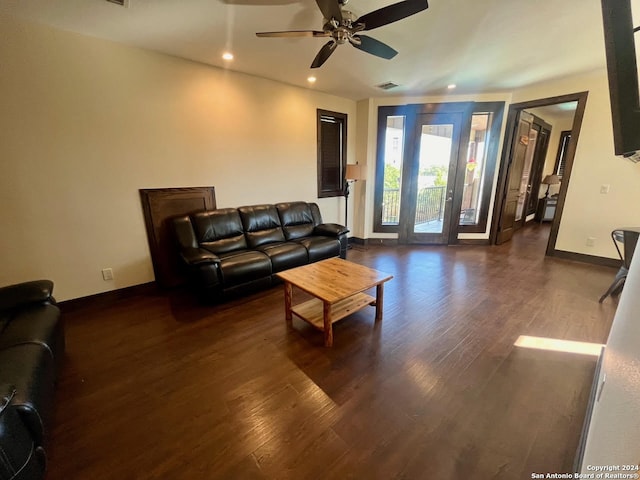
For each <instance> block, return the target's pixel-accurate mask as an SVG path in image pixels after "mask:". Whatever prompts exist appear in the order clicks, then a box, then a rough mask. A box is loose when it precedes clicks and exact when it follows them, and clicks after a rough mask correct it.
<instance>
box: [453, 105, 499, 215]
mask: <svg viewBox="0 0 640 480" xmlns="http://www.w3.org/2000/svg"><path fill="white" fill-rule="evenodd" d="M491 115H492V114H491V113H474V114H473V116H472V118H471V135H470V137H469V148H468V150H467V168H466V169H465V172H464V190H463V193H462V209H461V210H460V225H477V224H478V220H479V216H480V210H481V208H482V207H483V205H482V192H483V190H484V183H485V172H486V163H487V162H486V157H487V149H488V148H489V130H490V128H491V120H492V116H491Z"/></svg>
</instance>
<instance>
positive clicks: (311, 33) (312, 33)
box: [256, 30, 331, 37]
mask: <svg viewBox="0 0 640 480" xmlns="http://www.w3.org/2000/svg"><path fill="white" fill-rule="evenodd" d="M330 35H331V33H329V32H322V31H318V30H288V31H285V32H258V33H256V36H257V37H328V36H330Z"/></svg>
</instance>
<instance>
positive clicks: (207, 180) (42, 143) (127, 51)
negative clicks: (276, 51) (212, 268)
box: [0, 16, 357, 300]
mask: <svg viewBox="0 0 640 480" xmlns="http://www.w3.org/2000/svg"><path fill="white" fill-rule="evenodd" d="M0 31H2V32H3V35H2V37H3V41H2V42H0V58H2V65H1V67H0V68H1V72H0V96H1V98H2V101H1V102H0V103H1V104H2V109H0V132H2V141H0V159H1V160H0V161H1V162H2V175H1V176H0V200H1V201H0V228H1V230H2V232H3V234H2V235H1V236H0V252H2V257H3V258H2V269H1V270H0V285H2V284H9V283H14V282H19V281H23V280H29V279H34V278H42V277H44V278H51V279H52V280H54V281H55V284H56V287H55V288H56V292H55V293H56V296H57V297H58V298H59V299H60V300H65V299H71V298H76V297H81V296H86V295H90V294H94V293H99V292H103V291H107V290H110V289H114V288H122V287H126V286H130V285H135V284H140V283H144V282H149V281H152V280H153V271H152V266H151V261H150V257H149V250H148V245H147V239H146V233H145V228H144V222H143V216H142V210H141V207H140V200H139V196H138V189H140V188H158V187H178V186H179V187H184V186H200V185H214V186H215V187H216V196H217V201H218V205H219V206H221V207H226V206H239V205H246V204H253V203H263V202H264V203H267V202H276V201H289V200H308V201H318V200H317V196H316V188H317V187H316V108H323V109H328V110H335V111H340V112H344V113H347V114H348V115H349V138H348V147H349V151H348V161H349V162H354V161H355V131H356V128H357V124H356V103H355V102H354V101H351V100H347V99H342V98H338V97H334V96H329V95H325V94H321V93H318V92H314V91H312V90H305V89H300V88H294V87H290V86H287V85H284V84H280V83H276V82H273V81H268V80H264V79H259V78H257V77H252V76H248V75H242V74H235V73H232V72H228V71H224V70H220V69H216V68H211V67H208V66H205V65H202V64H198V63H193V62H189V61H185V60H181V59H178V58H174V57H170V56H165V55H160V54H156V53H152V52H148V51H143V50H139V49H135V48H129V47H125V46H122V45H119V44H115V43H111V42H107V41H103V40H98V39H94V38H90V37H85V36H80V35H76V34H71V33H67V32H62V31H58V30H54V29H51V28H48V27H43V26H39V25H34V24H27V23H19V22H17V21H15V20H12V19H9V18H6V17H2V16H0ZM319 204H320V208H321V210H322V212H323V215H324V217H325V220H326V221H329V222H339V221H342V220H343V216H344V210H343V208H344V203H343V199H342V197H340V198H331V199H322V200H320V201H319ZM351 218H352V217H351ZM351 218H350V220H351ZM105 267H111V268H113V271H114V276H115V280H114V281H113V282H105V281H103V280H102V276H101V269H102V268H105Z"/></svg>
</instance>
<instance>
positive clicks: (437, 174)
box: [413, 124, 453, 233]
mask: <svg viewBox="0 0 640 480" xmlns="http://www.w3.org/2000/svg"><path fill="white" fill-rule="evenodd" d="M452 137H453V125H452V124H446V125H423V126H422V132H421V135H420V152H419V162H420V167H419V171H418V190H417V197H418V198H417V199H416V219H415V222H414V227H413V231H414V233H442V228H443V225H442V224H443V219H444V208H445V202H446V199H447V181H448V178H447V177H448V175H449V162H450V161H451V148H452V141H451V139H452Z"/></svg>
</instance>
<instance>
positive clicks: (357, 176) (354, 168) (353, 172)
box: [344, 163, 366, 180]
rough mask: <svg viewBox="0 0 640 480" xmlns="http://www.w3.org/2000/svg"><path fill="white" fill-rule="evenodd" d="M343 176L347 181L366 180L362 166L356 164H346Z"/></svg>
mask: <svg viewBox="0 0 640 480" xmlns="http://www.w3.org/2000/svg"><path fill="white" fill-rule="evenodd" d="M344 176H345V178H346V179H347V180H364V179H365V178H366V175H365V170H364V168H363V166H362V165H358V164H357V163H355V164H348V165H347V171H346V172H345V175H344Z"/></svg>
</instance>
